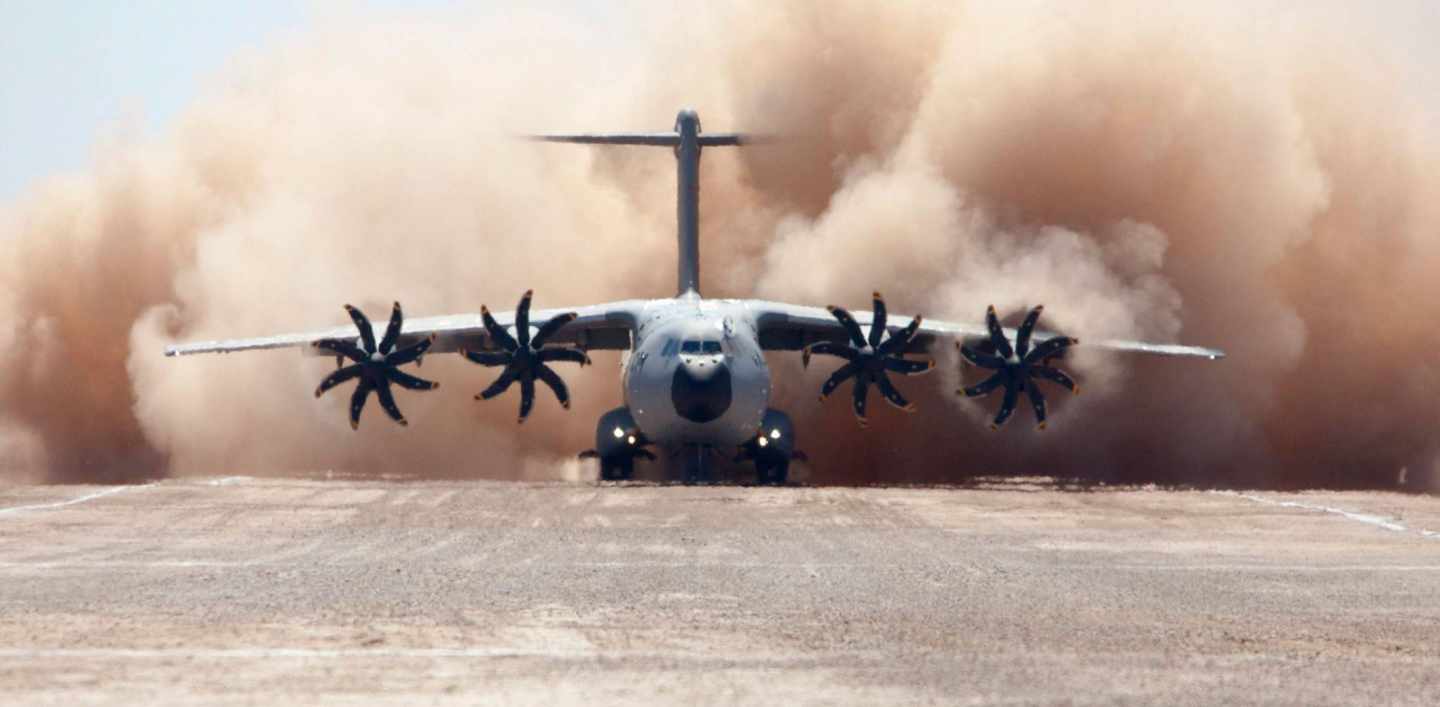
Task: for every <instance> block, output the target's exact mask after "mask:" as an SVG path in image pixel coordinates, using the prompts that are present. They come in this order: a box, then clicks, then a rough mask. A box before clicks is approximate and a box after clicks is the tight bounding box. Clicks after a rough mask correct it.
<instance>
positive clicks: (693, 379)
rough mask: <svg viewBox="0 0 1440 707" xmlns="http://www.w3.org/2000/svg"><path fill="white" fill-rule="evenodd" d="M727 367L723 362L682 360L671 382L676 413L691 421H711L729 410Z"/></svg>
mask: <svg viewBox="0 0 1440 707" xmlns="http://www.w3.org/2000/svg"><path fill="white" fill-rule="evenodd" d="M731 395H732V392H731V386H730V368H729V367H728V366H726V365H725V364H724V363H723V362H715V363H703V364H700V363H682V364H681V365H680V366H679V367H678V368H676V369H675V378H674V380H672V381H671V384H670V400H671V402H673V403H674V404H675V412H677V413H679V414H680V416H681V417H683V418H685V419H687V420H689V421H691V422H700V423H705V422H712V421H714V420H717V419H719V418H720V416H721V415H724V414H725V411H726V410H729V409H730V400H731Z"/></svg>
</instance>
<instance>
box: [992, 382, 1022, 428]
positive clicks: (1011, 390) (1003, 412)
mask: <svg viewBox="0 0 1440 707" xmlns="http://www.w3.org/2000/svg"><path fill="white" fill-rule="evenodd" d="M1019 396H1020V390H1019V388H1018V387H1016V386H1015V385H1013V384H1012V383H1011V381H1006V385H1005V399H1004V400H1003V401H1001V403H1000V412H997V413H995V421H994V422H992V423H990V429H992V430H998V429H1000V426H1001V425H1003V424H1005V421H1006V420H1008V419H1010V414H1011V413H1013V412H1015V399H1016V398H1018V397H1019Z"/></svg>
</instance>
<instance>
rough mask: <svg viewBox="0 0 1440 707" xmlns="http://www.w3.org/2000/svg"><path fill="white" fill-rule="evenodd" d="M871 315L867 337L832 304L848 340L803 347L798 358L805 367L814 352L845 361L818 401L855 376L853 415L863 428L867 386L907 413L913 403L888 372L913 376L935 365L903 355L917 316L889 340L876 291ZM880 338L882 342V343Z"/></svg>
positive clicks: (917, 323)
mask: <svg viewBox="0 0 1440 707" xmlns="http://www.w3.org/2000/svg"><path fill="white" fill-rule="evenodd" d="M874 296H875V311H874V317H873V318H872V319H871V321H870V336H869V337H868V338H867V337H866V336H865V335H864V334H863V333H861V331H860V324H859V323H857V322H856V321H855V317H853V316H851V315H850V313H849V312H847V311H845V310H844V309H842V308H840V307H836V306H834V305H831V306H830V307H827V309H829V310H830V314H832V315H834V317H835V319H837V320H839V322H840V326H842V327H844V328H845V332H846V333H847V334H848V335H849V336H850V343H849V344H843V343H836V342H833V341H820V342H817V343H814V344H810V345H809V346H806V347H805V349H804V351H803V353H802V358H801V363H803V364H804V365H805V366H806V367H809V365H810V356H811V355H813V354H825V355H828V356H838V357H840V358H843V359H845V360H846V363H845V365H843V366H841V367H840V368H839V369H838V370H836V371H835V372H834V373H832V374H831V375H830V377H829V378H828V379H826V381H825V383H824V385H822V386H820V400H822V401H823V400H825V399H826V398H828V397H830V394H831V393H833V392H835V388H837V387H839V385H840V384H841V383H844V382H845V381H847V380H849V379H851V378H854V379H855V388H854V394H853V396H852V405H853V406H854V409H855V417H856V419H858V420H859V421H860V426H861V427H864V426H865V424H866V422H867V420H866V418H865V403H866V398H867V397H868V396H869V394H870V386H871V385H872V384H873V385H874V386H875V387H877V388H879V389H880V394H881V395H882V396H884V397H885V400H886V401H887V402H889V403H890V404H891V405H894V406H895V407H897V408H900V409H901V410H904V411H906V412H914V411H915V406H914V405H912V404H911V403H910V402H909V401H908V400H906V399H905V396H903V395H901V394H900V391H899V390H896V388H895V385H894V384H893V383H891V382H890V376H889V374H890V373H899V374H900V375H905V376H913V375H917V374H920V373H925V372H928V371H929V370H930V369H932V368H934V367H935V362H934V361H932V360H929V359H925V360H911V359H907V358H905V357H904V353H903V352H904V350H905V346H906V345H907V344H909V343H910V340H911V339H912V338H914V337H915V332H916V331H918V330H919V329H920V319H921V318H920V317H919V316H918V315H917V316H916V317H915V318H914V319H912V320H911V321H910V324H909V325H907V326H906V327H905V328H904V329H901V330H900V331H897V332H895V333H894V334H893V335H891V336H890V338H888V339H884V336H885V331H886V330H885V316H886V315H885V298H883V297H881V296H880V293H879V292H876V293H875V295H874ZM882 339H884V341H883V342H882Z"/></svg>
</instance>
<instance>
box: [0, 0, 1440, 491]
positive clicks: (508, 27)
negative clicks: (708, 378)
mask: <svg viewBox="0 0 1440 707" xmlns="http://www.w3.org/2000/svg"><path fill="white" fill-rule="evenodd" d="M626 12H633V14H634V15H635V17H634V18H633V21H627V22H628V23H629V24H634V25H638V27H636V28H634V29H633V30H632V31H633V34H634V36H635V37H636V38H639V37H658V39H653V40H650V39H647V40H643V41H642V42H641V43H640V44H639V45H637V46H627V48H626V52H624V55H625V56H630V55H633V56H634V61H633V62H622V61H621V60H620V59H618V58H616V59H615V60H614V61H607V57H615V56H618V55H617V54H615V53H614V52H611V51H610V50H612V49H613V47H612V46H610V44H607V42H609V43H613V42H614V39H613V38H607V37H606V36H605V34H606V33H605V32H603V31H601V30H599V29H597V28H595V27H593V26H590V25H588V24H587V23H586V22H585V21H582V20H579V19H576V18H570V17H565V16H562V15H557V14H553V13H543V12H532V11H509V10H500V11H495V12H494V13H491V14H488V15H485V16H479V17H476V16H442V17H435V16H418V17H397V16H394V15H385V16H383V17H378V16H355V17H346V18H341V19H332V20H327V21H326V22H324V23H322V26H319V27H316V28H312V29H310V30H307V31H306V32H304V33H303V34H298V35H295V36H292V37H289V38H286V39H284V40H283V41H280V42H278V43H276V44H273V45H270V46H266V47H262V48H258V49H256V50H254V51H252V52H250V53H248V54H246V55H244V56H240V57H236V59H235V60H234V61H233V62H232V63H231V65H230V66H229V68H228V69H227V70H226V71H224V72H223V73H222V74H220V75H218V76H215V77H214V78H213V81H212V82H211V83H210V84H209V85H208V86H207V87H206V89H205V91H204V92H203V95H201V96H200V97H198V98H197V100H196V101H195V103H194V104H193V105H192V106H191V107H190V108H189V109H188V111H187V112H186V113H185V114H184V116H183V117H182V118H181V119H180V120H178V121H177V123H176V124H175V125H174V126H173V129H171V130H170V131H169V132H168V133H167V134H166V135H164V136H162V137H161V138H159V139H156V140H151V141H145V140H129V141H125V140H117V141H111V142H109V143H106V144H104V145H102V146H101V147H100V148H98V154H97V157H96V160H95V164H94V166H93V167H92V168H90V169H89V170H87V171H85V172H84V173H80V174H72V175H65V176H59V177H55V178H51V179H48V180H45V181H43V182H40V183H37V184H35V185H34V186H33V187H32V188H31V189H29V190H28V191H27V193H26V194H24V195H23V196H22V197H21V198H19V199H18V200H16V201H15V202H14V203H11V204H9V205H7V206H5V207H4V209H3V212H0V253H3V257H0V288H3V294H4V295H5V297H4V300H3V305H0V307H3V308H4V311H3V312H0V314H4V315H5V319H4V321H5V322H6V326H5V327H4V328H3V330H0V336H4V337H6V339H7V340H6V342H5V343H6V344H7V345H6V346H5V347H4V348H3V351H4V352H5V353H4V354H3V356H4V360H3V365H0V464H3V467H0V478H4V479H6V480H40V481H55V482H59V481H106V482H112V481H123V480H131V479H136V478H146V477H153V476H163V475H167V474H178V475H183V474H218V473H224V474H257V475H263V474H276V473H292V472H297V471H306V470H316V469H337V470H344V471H346V472H349V473H357V474H397V475H419V476H430V477H496V478H515V477H516V476H522V477H527V478H550V477H555V478H558V476H557V475H561V472H556V471H555V469H560V468H563V469H564V471H563V475H564V476H566V477H572V476H576V475H577V474H578V473H580V472H579V471H577V469H576V468H575V465H574V464H573V463H568V462H564V461H563V460H566V459H568V458H569V457H571V455H573V453H574V452H575V451H577V450H579V449H583V448H585V447H587V446H590V444H589V443H590V439H591V436H592V434H593V429H594V421H595V419H596V417H598V416H599V415H600V414H601V413H602V412H604V411H605V410H607V409H609V408H611V407H614V406H615V405H618V404H620V400H619V390H618V384H617V380H618V372H619V371H618V365H619V358H618V357H617V356H615V355H613V354H611V355H597V356H596V357H595V358H596V368H598V369H599V370H596V371H591V370H585V371H583V372H582V371H577V370H574V369H573V368H571V369H567V370H566V371H564V372H563V373H564V375H565V377H566V379H567V380H568V381H569V382H571V384H572V393H573V395H574V397H575V400H576V404H575V406H574V409H572V410H570V411H568V412H566V411H563V410H561V409H560V408H559V406H558V405H556V404H554V401H553V400H550V399H547V398H546V395H547V394H546V393H545V391H543V390H542V391H541V400H540V401H539V403H538V405H537V412H536V413H535V414H534V415H532V418H531V420H530V421H529V422H527V423H526V424H525V425H524V426H523V427H521V428H519V429H518V430H517V429H516V427H515V405H516V401H515V396H514V394H513V393H512V394H510V395H507V396H506V397H503V398H501V399H500V400H498V401H491V402H489V403H483V404H482V403H479V402H476V401H474V400H472V398H471V396H472V394H473V393H474V392H476V391H478V390H480V389H481V388H483V387H484V386H485V385H486V384H487V383H488V381H489V379H490V377H491V376H492V375H493V373H494V372H493V371H491V370H487V369H481V368H479V367H476V366H472V365H470V364H468V363H466V362H463V361H459V360H456V357H444V356H436V357H433V358H431V359H428V360H427V361H426V363H425V365H424V367H423V368H422V369H420V371H419V373H420V375H422V376H424V377H427V378H431V379H434V380H439V381H441V383H442V387H441V388H440V389H439V390H438V391H435V392H430V393H421V394H414V393H411V394H403V393H402V395H401V397H400V399H399V402H400V406H401V408H402V409H403V410H404V411H405V413H406V415H407V417H409V419H410V420H411V423H412V424H411V426H410V427H408V428H401V427H398V426H396V425H394V424H392V423H390V422H389V421H388V420H387V419H385V418H384V417H383V414H382V413H381V411H380V410H378V409H377V408H375V407H374V403H373V401H372V403H371V405H372V407H371V408H370V409H367V410H366V414H365V417H364V420H363V421H362V425H361V429H360V432H359V433H353V432H351V430H350V429H349V425H348V423H347V422H346V416H345V406H346V400H347V398H348V396H346V395H345V394H344V393H343V391H342V392H332V393H330V394H329V395H327V396H326V397H325V398H322V399H321V400H319V401H315V400H313V399H311V398H310V396H309V393H310V391H311V390H313V388H314V386H315V384H316V383H317V382H318V381H319V379H320V378H321V377H323V376H324V375H325V373H326V372H327V370H328V369H329V367H330V366H333V363H329V362H327V361H326V360H324V359H315V358H303V357H301V356H299V355H297V354H295V353H294V352H291V351H286V352H260V353H251V354H235V355H229V356H211V357H193V358H186V359H180V360H172V359H165V358H163V357H162V356H161V355H160V351H161V350H162V349H163V347H164V346H165V345H166V344H167V343H171V342H175V341H186V340H196V339H211V338H227V337H238V336H252V335H263V334H270V333H279V332H283V331H294V330H306V329H310V328H314V327H316V326H330V325H338V324H343V323H345V321H346V320H345V317H344V313H343V312H342V311H341V309H340V305H341V304H343V303H346V302H350V303H353V304H355V305H357V306H359V307H361V308H362V309H364V310H365V311H366V312H368V313H369V314H370V315H371V316H372V318H374V319H377V320H383V319H384V317H385V315H386V312H387V311H388V308H389V303H390V301H391V300H394V299H398V300H400V301H401V302H402V303H403V304H404V305H405V307H406V310H407V312H408V313H410V314H411V315H413V316H424V315H429V314H439V313H453V312H465V311H475V310H477V309H478V308H479V305H480V304H481V303H482V302H483V303H486V304H489V305H490V306H492V307H496V308H501V309H509V308H510V307H511V306H512V305H513V303H514V301H515V300H516V299H517V298H518V296H519V294H520V293H521V292H523V291H524V290H525V289H527V288H532V287H533V288H535V289H536V291H537V306H541V307H551V306H567V305H575V304H584V303H591V302H601V301H608V300H612V299H627V298H632V297H654V296H666V295H669V294H671V290H670V288H671V287H673V281H674V270H673V269H674V259H675V258H674V247H675V246H674V235H673V234H674V201H673V199H674V196H673V194H674V181H673V180H674V170H673V163H672V160H671V159H670V158H669V156H668V155H667V154H665V153H664V152H663V151H659V150H639V149H610V150H597V149H589V148H578V147H567V146H554V145H536V144H531V143H525V142H519V141H515V140H513V139H511V135H513V134H514V133H516V132H521V131H532V130H534V131H544V130H592V131H601V130H649V129H665V128H668V127H669V122H670V121H669V119H670V116H673V114H674V111H675V110H676V109H677V108H679V107H681V106H693V107H695V108H697V109H698V110H699V111H700V114H701V116H702V118H703V119H704V121H705V127H706V128H707V129H709V130H712V131H728V130H747V131H752V132H757V133H767V134H771V135H775V136H777V137H779V138H780V139H779V140H776V141H774V142H772V143H769V144H765V145H760V146H755V147H749V148H742V149H739V150H730V149H716V150H710V151H707V152H706V155H705V159H704V163H703V165H702V170H703V174H702V184H703V188H704V196H703V199H702V205H701V209H702V244H701V245H702V248H701V250H702V253H703V263H702V272H703V274H704V286H705V288H706V294H707V295H712V296H759V297H767V298H780V299H786V300H789V301H794V302H797V303H803V304H815V305H823V304H827V303H835V304H842V305H846V306H850V307H856V308H868V306H869V293H870V292H871V291H872V290H874V289H879V290H882V291H883V292H884V293H885V294H886V296H887V299H888V301H889V304H890V308H891V310H892V311H898V312H907V313H908V312H916V311H918V312H922V313H924V314H925V315H926V316H928V317H932V318H943V319H951V320H960V321H977V320H978V319H979V318H980V317H981V316H982V315H983V312H984V310H985V307H986V305H988V304H994V305H996V306H997V308H999V309H1000V310H1001V311H1002V312H1007V313H1010V314H1011V315H1012V316H1013V315H1015V314H1018V313H1019V312H1021V311H1022V310H1023V309H1025V308H1027V307H1029V306H1033V305H1034V304H1039V303H1043V304H1045V305H1046V306H1047V308H1046V315H1045V319H1044V320H1042V321H1043V322H1044V324H1045V325H1046V326H1047V327H1048V328H1052V329H1056V330H1061V331H1065V332H1068V333H1072V334H1075V335H1078V336H1080V337H1081V338H1082V339H1089V340H1097V339H1106V338H1112V337H1113V338H1145V339H1150V340H1156V341H1182V342H1185V343H1194V344H1201V345H1208V346H1215V347H1219V348H1223V349H1225V350H1226V351H1227V352H1228V353H1229V354H1230V357H1229V358H1228V359H1227V360H1225V361H1223V362H1219V363H1208V362H1202V361H1179V360H1155V359H1139V358H1134V357H1125V356H1117V355H1112V354H1101V353H1099V352H1094V351H1090V352H1086V351H1084V350H1083V347H1082V350H1081V351H1080V352H1078V353H1077V354H1076V355H1074V356H1072V357H1071V358H1070V360H1069V361H1067V362H1066V366H1067V367H1069V368H1070V369H1072V372H1074V373H1075V374H1076V375H1077V376H1078V377H1079V378H1080V379H1081V382H1082V385H1083V386H1084V388H1085V390H1086V392H1085V394H1084V395H1081V396H1079V397H1078V398H1073V399H1072V398H1070V397H1069V396H1068V394H1062V391H1059V390H1055V391H1054V392H1053V393H1052V394H1051V399H1052V401H1053V403H1054V404H1053V405H1052V421H1053V422H1052V425H1051V427H1050V429H1049V430H1046V431H1044V432H1037V431H1035V430H1034V429H1033V426H1032V424H1031V419H1030V417H1029V413H1028V410H1026V411H1021V412H1020V413H1019V414H1017V416H1016V418H1015V420H1014V421H1013V422H1012V423H1011V424H1010V425H1009V426H1008V427H1007V428H1006V429H1004V430H1003V431H1001V432H1000V433H998V434H996V433H991V432H989V430H988V429H987V427H986V424H985V421H986V419H987V418H988V417H989V416H990V415H992V414H993V409H994V405H995V401H993V400H985V401H979V402H977V401H967V400H962V399H960V398H958V397H957V396H956V395H955V394H954V389H955V387H956V386H957V385H958V384H959V382H960V381H961V379H962V376H963V377H964V378H965V379H966V380H973V378H974V376H975V375H976V373H975V372H974V371H973V370H970V371H962V370H961V369H960V366H959V362H958V361H956V360H955V357H954V356H953V355H952V353H951V352H949V351H940V352H937V356H938V358H939V360H940V361H941V364H942V365H941V370H940V371H939V372H938V373H936V374H932V375H931V376H929V377H927V378H918V379H911V380H905V381H902V382H901V387H902V389H903V390H904V391H905V392H906V393H907V394H908V395H911V397H912V398H913V399H914V400H915V401H916V402H917V403H918V404H919V406H920V411H919V412H917V413H915V414H914V415H906V414H904V413H902V412H899V411H897V410H894V409H891V408H888V407H883V406H876V407H875V409H874V412H873V413H872V424H871V426H870V428H869V429H867V430H864V431H861V430H859V429H858V428H857V427H856V425H855V424H854V421H853V418H852V417H851V415H850V412H849V410H848V407H847V405H846V402H847V401H846V400H845V396H836V398H835V399H832V400H830V401H829V402H828V403H826V404H824V405H822V404H820V403H818V402H816V400H815V393H816V391H817V390H818V388H819V385H820V382H821V381H822V380H823V378H824V376H825V375H826V373H827V372H828V371H827V369H826V367H825V366H823V365H821V366H812V367H811V369H810V370H809V371H802V370H801V368H800V365H799V361H798V358H799V356H798V355H780V354H777V355H775V356H772V358H771V365H772V369H773V372H774V373H775V375H776V378H777V391H776V399H775V401H774V405H775V406H776V407H779V408H781V409H784V410H787V411H789V412H790V413H791V414H792V415H794V416H795V417H796V420H797V422H798V424H799V434H800V435H801V439H802V441H801V447H802V448H804V449H807V450H808V451H809V453H810V457H811V459H812V467H813V469H812V472H811V477H810V478H811V480H812V481H816V482H822V483H869V482H954V481H962V480H964V479H966V478H968V477H971V476H974V475H981V474H986V475H988V474H1012V473H1040V474H1050V475H1059V476H1073V477H1080V478H1084V479H1092V480H1101V481H1156V482H1188V483H1198V484H1222V485H1230V484H1234V485H1265V486H1292V485H1321V486H1335V487H1349V486H1380V487H1388V486H1394V485H1396V484H1397V483H1398V482H1399V479H1400V478H1401V470H1402V469H1404V470H1406V471H1405V476H1404V478H1405V479H1406V481H1405V485H1406V487H1409V488H1423V487H1424V486H1425V484H1427V483H1433V480H1434V479H1436V478H1440V475H1437V474H1436V473H1435V471H1434V470H1435V468H1436V464H1437V459H1440V436H1437V435H1436V434H1435V430H1436V428H1437V422H1440V419H1437V418H1440V401H1437V397H1440V368H1437V366H1436V365H1435V363H1434V361H1435V360H1436V356H1435V353H1434V352H1436V351H1440V333H1437V332H1435V331H1434V330H1433V327H1429V326H1427V324H1428V322H1429V321H1430V320H1431V319H1434V318H1436V316H1437V315H1440V284H1437V283H1436V278H1435V277H1434V275H1433V274H1434V273H1436V272H1440V269H1437V266H1440V238H1437V235H1440V234H1437V229H1440V211H1437V209H1440V206H1437V204H1440V180H1437V178H1436V177H1435V176H1432V175H1431V174H1430V173H1429V172H1428V171H1427V170H1426V169H1425V167H1426V166H1428V165H1430V164H1433V160H1432V157H1433V156H1434V155H1435V148H1436V144H1437V143H1436V141H1435V139H1434V138H1435V136H1434V135H1432V134H1430V133H1432V132H1433V128H1432V127H1429V126H1428V125H1427V124H1426V123H1425V121H1424V120H1423V117H1424V116H1423V111H1421V110H1420V109H1419V108H1417V107H1416V106H1415V105H1414V103H1413V101H1410V100H1407V97H1406V93H1405V91H1406V85H1405V83H1404V81H1403V78H1402V76H1401V74H1400V72H1398V71H1396V70H1395V69H1394V67H1393V66H1392V65H1390V64H1387V63H1386V60H1385V59H1384V58H1383V57H1381V58H1377V56H1378V53H1377V51H1376V48H1375V47H1371V46H1368V45H1364V46H1362V45H1361V44H1360V43H1359V42H1358V40H1355V39H1354V38H1352V37H1350V36H1348V35H1347V34H1346V32H1345V28H1344V27H1341V26H1332V24H1327V23H1325V22H1321V21H1319V20H1314V21H1311V20H1308V19H1306V18H1297V17H1294V16H1292V15H1280V14H1278V13H1277V15H1276V16H1275V17H1269V16H1267V15H1264V13H1262V12H1260V11H1258V10H1255V9H1253V8H1252V9H1250V10H1247V11H1245V12H1241V11H1239V10H1227V9H1204V10H1197V9H1189V10H1173V9H1167V8H1161V7H1158V6H1156V5H1154V4H1152V3H1125V2H1110V3H1087V4H1085V5H1083V6H1080V5H1066V4H1057V5H1050V4H1044V3H1005V4H1003V5H1002V4H999V3H974V4H969V5H964V6H952V4H951V3H938V4H913V5H901V4H894V3H887V4H883V5H882V4H876V3H865V2H849V3H845V2H842V3H835V2H826V3H744V4H737V5H729V6H725V7H721V8H709V9H706V10H704V11H701V13H700V14H698V15H693V14H687V15H676V14H673V11H671V10H661V9H657V8H653V7H649V6H631V7H629V9H628V10H626ZM647 28H648V29H647ZM651 29H653V30H654V31H649V30H651ZM1277 29H1284V30H1285V31H1283V32H1282V31H1276V30H1277ZM607 52H608V53H607Z"/></svg>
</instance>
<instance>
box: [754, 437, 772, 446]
mask: <svg viewBox="0 0 1440 707" xmlns="http://www.w3.org/2000/svg"><path fill="white" fill-rule="evenodd" d="M757 442H758V443H759V444H760V446H762V447H765V446H769V444H770V440H768V439H765V438H764V437H761V438H760V439H759V440H757Z"/></svg>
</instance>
